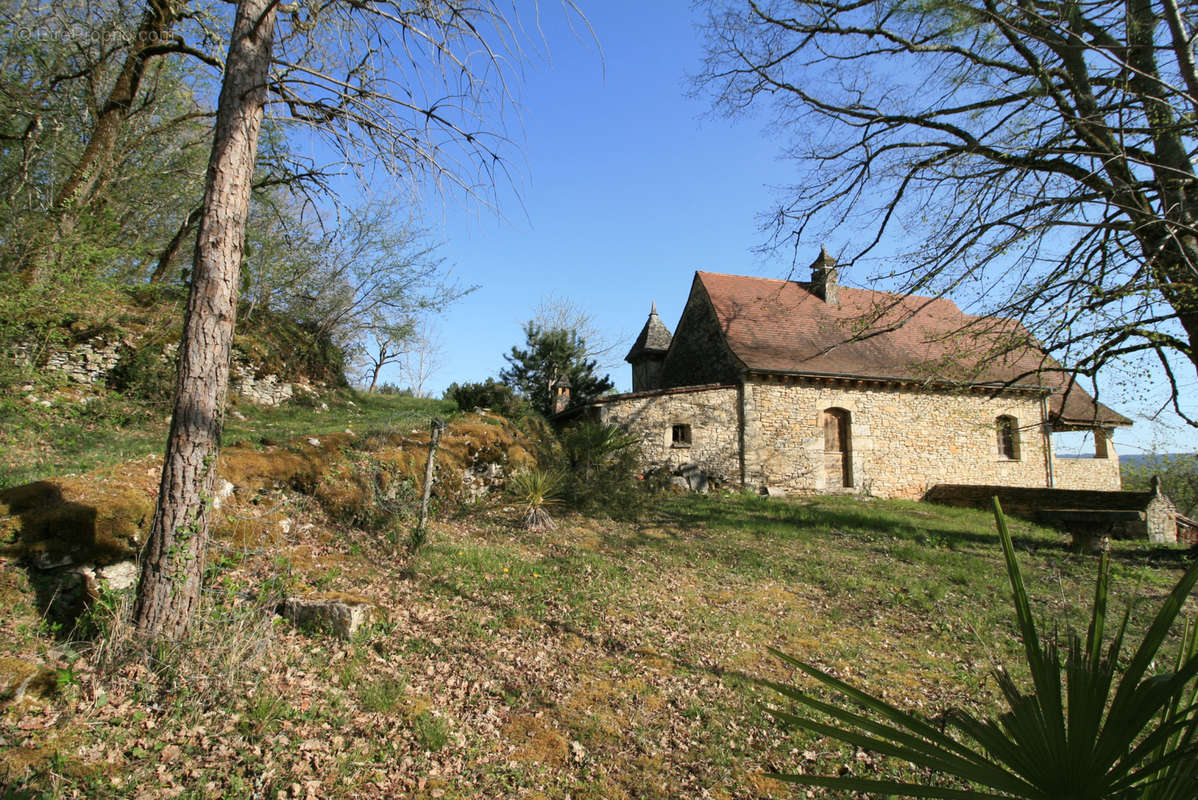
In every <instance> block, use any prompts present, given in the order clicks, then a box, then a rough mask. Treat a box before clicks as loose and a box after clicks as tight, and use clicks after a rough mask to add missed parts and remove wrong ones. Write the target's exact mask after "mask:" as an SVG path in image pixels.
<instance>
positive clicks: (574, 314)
mask: <svg viewBox="0 0 1198 800" xmlns="http://www.w3.org/2000/svg"><path fill="white" fill-rule="evenodd" d="M530 322H532V324H534V325H536V326H537V327H538V328H540V329H542V330H547V331H552V330H561V331H573V332H575V333H576V334H578V337H579V339H580V340H581V341H582V342H583V344H584V352H583V353H582V357H583V358H587V359H594V360H595V362H596V366H597V367H598V368H599V369H604V370H610V369H614V368H615V367H617V366H620V365H622V364H623V362H624V355H623V352H622V350H621V348H622V347H623V344H624V341H625V339H626V337H625V336H623V335H622V334H620V335H617V336H615V337H611V336H608V335H607V334H605V333H604V331H603V329H602V328H601V327H600V325H599V323H598V322H597V321H596V320H595V315H594V314H592V313H591V312H590V311H587V310H586V308H584V307H583V306H582V305H581V304H579V303H578V302H577V301H575V300H573V299H571V298H569V297H564V296H559V295H556V294H551V295H547V296H545V297H543V298H541V302H540V304H539V305H538V306H537V307H536V309H535V310H534V311H533V316H532V319H531V320H530Z"/></svg>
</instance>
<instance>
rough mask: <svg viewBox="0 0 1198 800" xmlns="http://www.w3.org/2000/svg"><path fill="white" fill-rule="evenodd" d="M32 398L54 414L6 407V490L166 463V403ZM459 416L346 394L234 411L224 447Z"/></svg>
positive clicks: (14, 403)
mask: <svg viewBox="0 0 1198 800" xmlns="http://www.w3.org/2000/svg"><path fill="white" fill-rule="evenodd" d="M32 394H33V395H34V396H35V397H39V398H40V397H53V398H54V400H53V403H52V405H51V406H50V407H49V408H45V407H43V406H41V405H38V404H31V403H29V402H27V401H26V400H25V394H23V393H20V392H18V393H17V394H15V395H12V396H9V397H6V398H2V399H0V489H3V488H7V487H10V486H18V485H20V484H23V483H28V482H30V481H34V480H38V479H41V478H46V477H50V476H54V475H62V474H65V473H78V472H86V471H88V470H92V469H96V468H99V467H107V466H112V465H114V464H119V463H121V462H124V461H129V460H132V459H135V458H140V457H142V456H148V455H158V454H160V453H162V452H163V451H164V449H165V447H166V435H167V431H168V428H169V423H170V406H169V405H167V404H165V403H150V402H140V401H134V400H129V399H127V398H124V397H121V396H120V395H117V394H115V393H106V394H103V395H99V396H96V397H95V398H94V399H92V400H90V401H89V402H87V403H86V404H85V403H81V402H78V401H74V400H71V399H68V398H67V397H66V396H65V395H54V394H52V393H50V392H48V391H44V390H42V389H40V388H39V389H38V390H36V391H35V392H33V393H32ZM322 403H323V404H324V405H325V406H327V408H323V407H322V405H321V404H322ZM453 410H454V409H453V405H452V404H451V403H447V402H446V401H443V400H420V399H414V398H410V397H399V396H396V395H380V394H365V393H362V392H355V391H352V390H341V391H338V392H333V393H329V394H328V395H326V396H323V397H321V398H319V399H315V398H311V399H310V398H299V399H296V400H293V401H291V402H289V403H286V404H284V405H283V406H280V407H278V408H259V407H256V406H252V405H248V404H242V405H238V406H234V407H232V408H230V409H229V413H228V414H227V415H226V419H225V430H224V437H223V440H224V443H225V444H226V445H228V444H234V443H245V444H249V445H256V444H259V443H262V442H264V441H267V442H269V441H284V440H287V439H291V438H294V437H297V436H320V435H321V434H326V433H334V432H337V431H343V430H345V429H346V428H349V429H351V430H353V431H354V432H355V433H367V432H370V431H380V430H388V429H392V428H404V427H408V426H411V427H418V426H424V425H425V424H426V423H427V420H428V419H429V417H432V416H435V415H441V416H444V415H447V414H449V413H451V412H452V411H453Z"/></svg>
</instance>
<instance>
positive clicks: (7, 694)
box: [0, 656, 58, 702]
mask: <svg viewBox="0 0 1198 800" xmlns="http://www.w3.org/2000/svg"><path fill="white" fill-rule="evenodd" d="M57 691H58V673H56V672H55V671H54V670H52V669H49V668H47V667H43V666H41V665H39V664H34V663H31V662H29V661H23V660H22V659H19V658H9V657H7V656H0V702H5V701H8V700H14V699H18V698H21V697H50V696H51V695H53V694H54V693H55V692H57Z"/></svg>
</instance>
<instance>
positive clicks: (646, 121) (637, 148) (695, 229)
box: [384, 1, 1198, 452]
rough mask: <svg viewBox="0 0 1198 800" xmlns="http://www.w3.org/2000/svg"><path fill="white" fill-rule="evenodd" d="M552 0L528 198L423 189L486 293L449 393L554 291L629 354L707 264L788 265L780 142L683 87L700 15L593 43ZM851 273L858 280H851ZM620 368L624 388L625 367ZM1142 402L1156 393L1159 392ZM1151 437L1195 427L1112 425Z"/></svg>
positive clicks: (650, 12) (461, 336) (657, 21)
mask: <svg viewBox="0 0 1198 800" xmlns="http://www.w3.org/2000/svg"><path fill="white" fill-rule="evenodd" d="M550 5H551V4H545V5H544V7H543V8H544V21H545V39H546V41H547V43H548V49H549V57H548V59H541V60H539V62H534V63H532V64H531V65H530V66H529V68H528V70H527V72H526V74H525V81H524V84H523V87H522V89H521V91H520V101H521V107H522V109H521V124H520V126H519V127H515V126H513V129H514V130H513V132H514V133H515V135H516V139H517V143H518V144H519V146H520V150H521V153H522V158H523V163H521V164H518V165H517V166H518V168H519V171H520V172H521V175H522V177H521V183H522V186H521V187H520V190H519V197H518V198H517V197H515V196H513V195H511V194H510V193H505V195H506V196H501V198H500V204H499V212H500V213H501V215H502V216H500V215H497V214H496V213H494V212H492V211H490V210H488V209H485V208H480V207H479V206H478V205H477V204H475V205H470V204H465V203H461V202H459V201H457V200H454V199H447V200H445V201H444V202H442V201H440V200H438V199H436V197H435V196H434V197H431V198H429V199H428V200H429V201H428V207H427V210H426V212H425V222H426V224H428V225H429V226H430V228H431V229H432V231H433V235H434V236H435V237H436V238H438V239H439V240H440V241H442V242H444V244H443V247H442V249H441V255H442V256H444V257H445V259H446V264H447V266H450V267H452V269H453V274H454V276H455V277H456V278H457V279H458V280H459V281H461V282H463V283H467V284H474V285H477V286H478V289H477V291H475V292H474V293H472V294H470V295H469V296H467V297H465V298H463V299H462V300H460V301H458V302H457V303H456V304H455V305H454V306H452V307H451V308H450V309H449V310H447V311H446V312H445V313H444V314H442V315H440V316H439V317H438V318H437V319H436V320H435V325H436V328H437V330H438V332H439V334H440V341H441V345H442V347H443V348H444V351H445V354H444V356H443V357H442V360H441V366H440V369H439V370H438V371H437V373H436V374H435V375H434V376H433V378H432V381H431V388H432V390H433V391H434V392H435V393H438V394H439V393H440V392H441V390H443V389H444V387H445V386H446V385H447V384H449V383H450V382H451V381H455V380H456V381H470V380H482V379H484V378H487V377H490V376H494V375H495V374H496V373H497V372H498V371H499V370H500V369H501V368H502V367H503V366H504V361H503V354H504V353H505V352H507V351H508V350H509V349H510V348H511V347H512V345H515V344H520V343H521V342H522V340H523V334H522V332H521V324H522V323H523V322H524V321H525V320H527V319H529V318H530V317H531V316H532V315H533V312H534V310H535V309H536V307H537V306H538V305H539V304H540V303H541V301H542V300H543V299H545V298H546V297H548V296H557V297H561V298H568V299H570V300H572V301H574V302H575V303H576V304H578V305H579V306H582V307H584V308H585V309H586V310H587V311H588V312H589V313H591V314H592V315H593V316H594V320H595V322H596V324H597V325H598V326H599V327H600V329H601V330H602V331H603V332H604V334H605V335H606V336H607V337H609V338H611V339H616V340H619V342H620V347H619V348H618V349H619V352H618V353H617V356H616V357H617V359H618V358H620V357H622V355H623V352H625V351H626V349H627V347H628V346H629V345H630V344H631V342H632V339H633V338H634V337H635V336H636V334H637V333H638V332H639V330H640V327H641V326H642V325H643V324H644V321H645V318H646V316H647V314H648V310H649V304H650V302H651V301H656V302H657V307H658V310H659V312H660V314H661V318H662V320H663V321H664V322H665V323H666V325H667V326H668V327H670V328H671V330H672V329H673V328H674V326H675V324H676V323H677V320H678V317H679V315H680V314H681V311H682V305H683V303H684V302H685V300H686V295H687V292H688V290H689V287H690V281H691V276H692V274H693V273H694V271H695V270H696V269H704V270H711V271H715V272H731V273H737V274H746V275H760V276H764V277H784V276H785V275H786V274H787V272H788V270H789V269H790V261H789V258H787V256H786V255H785V254H780V255H777V256H773V257H763V256H761V255H759V254H757V253H755V252H754V247H755V246H756V245H758V244H760V243H761V242H762V241H763V238H764V234H763V233H762V232H761V230H760V227H759V224H758V214H759V213H760V212H762V211H763V210H765V209H767V208H769V206H770V205H771V202H772V201H773V200H775V199H776V197H777V191H776V190H775V189H774V187H776V186H778V185H781V184H785V183H787V182H788V180H789V179H790V175H791V174H793V171H794V168H793V166H791V165H788V164H787V163H786V162H785V161H782V160H779V158H778V154H779V152H780V149H781V146H782V144H783V143H782V142H780V141H779V140H778V139H777V137H776V136H771V135H770V134H769V133H768V132H767V131H766V127H765V120H764V119H760V118H758V119H753V118H748V119H738V120H735V121H729V120H725V119H720V118H711V117H709V116H706V112H707V110H708V108H709V106H708V103H707V102H706V101H705V100H703V99H691V98H688V97H687V95H686V91H687V74H688V73H691V72H694V71H697V70H698V68H699V66H700V61H701V58H702V41H701V34H700V32H699V31H698V30H697V28H696V22H697V21H698V20H699V17H698V14H699V13H700V12H698V11H695V10H693V9H692V8H691V6H690V5H689V4H688V3H684V2H652V3H636V4H634V3H629V2H615V1H613V2H606V3H602V4H598V3H596V4H591V5H586V6H584V7H583V10H584V12H585V13H586V15H587V18H588V19H589V21H590V24H591V25H592V26H593V28H594V31H595V35H596V38H597V40H598V44H596V42H595V41H594V40H592V39H590V38H589V37H587V36H586V35H585V34H579V33H577V32H575V31H571V30H570V28H569V27H568V25H567V24H566V22H565V18H564V15H563V14H562V13H561V12H560V11H558V10H557V9H556V8H552V9H551V8H550ZM600 47H601V48H602V54H601V53H600ZM830 244H832V245H833V246H834V245H835V243H830ZM903 244H906V243H903ZM830 249H832V248H830ZM815 254H816V253H815V250H814V249H813V250H812V252H811V254H810V256H811V258H812V259H813V258H814V257H815ZM801 260H803V261H804V262H805V261H806V260H807V259H806V257H805V256H803V255H802V254H801ZM863 277H864V276H862V278H863ZM846 282H848V283H849V284H853V285H863V283H864V282H863V281H862V282H857V281H854V276H853V275H852V274H849V275H847V276H846ZM612 378H613V379H614V380H615V382H616V386H617V389H621V390H624V389H628V388H629V384H630V371H629V369H628V367H627V365H625V364H623V363H620V364H619V365H618V366H616V367H615V368H614V369H613V370H612ZM1126 378H1127V376H1125V375H1112V376H1111V377H1110V379H1109V380H1108V381H1107V382H1106V383H1107V386H1109V389H1105V388H1104V395H1103V399H1104V401H1106V402H1107V403H1108V404H1110V405H1114V406H1115V407H1117V408H1118V409H1119V410H1120V411H1122V412H1124V413H1125V414H1127V415H1128V416H1133V417H1135V416H1136V415H1139V414H1142V413H1145V412H1146V411H1147V410H1148V408H1149V407H1150V402H1151V401H1150V400H1145V399H1143V398H1133V397H1130V396H1126V395H1125V394H1121V391H1120V389H1119V388H1118V385H1120V384H1130V385H1134V386H1137V387H1138V388H1142V386H1143V383H1144V381H1143V378H1142V376H1140V377H1138V378H1135V379H1133V380H1131V381H1127V380H1126ZM384 379H390V380H393V381H398V377H397V376H396V375H394V374H391V375H385V378H384ZM1148 397H1149V398H1156V402H1159V391H1154V392H1148ZM1154 440H1155V442H1156V445H1157V446H1158V447H1161V446H1163V449H1165V450H1167V451H1175V450H1179V449H1187V450H1194V449H1198V434H1196V433H1194V432H1191V431H1188V430H1183V429H1182V428H1179V427H1177V426H1172V427H1162V426H1160V425H1153V424H1149V423H1147V422H1142V421H1139V420H1137V425H1136V428H1135V429H1133V431H1131V432H1120V433H1119V434H1117V436H1116V443H1117V444H1119V445H1123V452H1134V451H1135V450H1137V449H1141V448H1149V447H1151V446H1152V445H1153V443H1154Z"/></svg>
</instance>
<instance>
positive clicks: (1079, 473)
mask: <svg viewBox="0 0 1198 800" xmlns="http://www.w3.org/2000/svg"><path fill="white" fill-rule="evenodd" d="M1107 453H1108V456H1107V457H1106V458H1056V457H1055V456H1054V457H1053V460H1052V472H1053V485H1054V486H1055V487H1056V488H1058V489H1097V490H1104V491H1113V492H1115V491H1119V490H1120V489H1122V488H1123V475H1122V474H1121V473H1120V471H1119V456H1118V455H1116V454H1115V448H1114V446H1113V445H1110V446H1108V448H1107Z"/></svg>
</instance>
